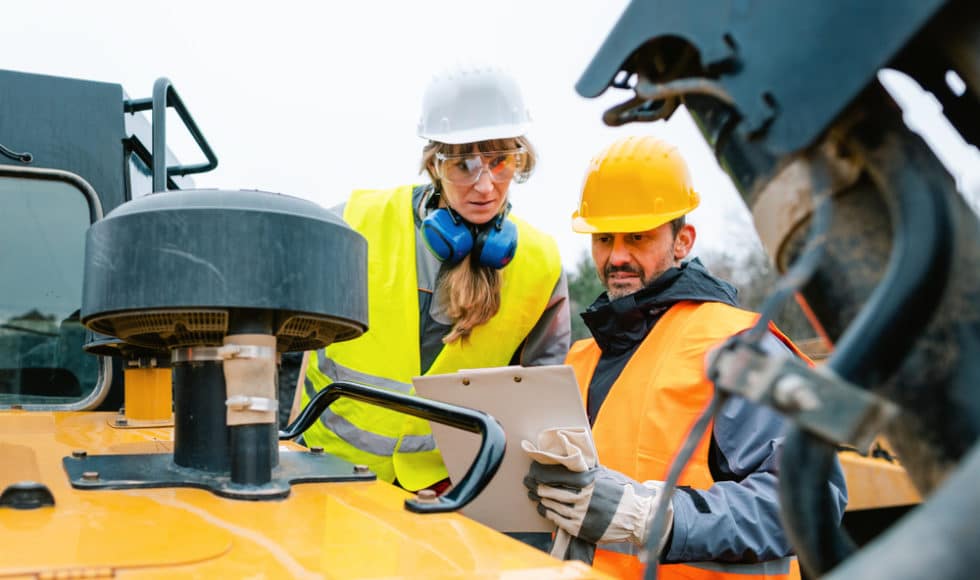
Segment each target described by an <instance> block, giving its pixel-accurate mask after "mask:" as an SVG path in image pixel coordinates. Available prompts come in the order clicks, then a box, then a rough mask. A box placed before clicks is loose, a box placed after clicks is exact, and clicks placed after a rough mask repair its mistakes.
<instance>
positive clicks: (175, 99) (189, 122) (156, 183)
mask: <svg viewBox="0 0 980 580" xmlns="http://www.w3.org/2000/svg"><path fill="white" fill-rule="evenodd" d="M167 107H173V108H174V111H176V112H177V116H178V117H180V120H181V121H183V122H184V126H185V127H186V128H187V131H188V132H189V133H190V134H191V137H193V138H194V142H195V143H197V146H198V147H200V148H201V152H202V153H204V157H205V158H206V159H207V162H206V163H197V164H194V165H174V166H170V167H168V166H167ZM147 109H150V110H151V111H152V115H153V165H152V167H153V191H166V190H167V180H168V179H169V178H170V176H171V175H180V176H184V175H191V174H194V173H204V172H206V171H211V170H212V169H214V168H215V167H217V166H218V157H217V156H216V155H215V154H214V151H213V150H212V149H211V145H209V144H208V140H207V139H205V137H204V134H203V133H201V130H200V129H199V128H198V126H197V123H195V122H194V117H192V116H191V113H190V111H188V110H187V107H186V106H185V105H184V101H182V100H181V98H180V95H178V94H177V89H175V88H174V86H173V84H172V83H171V82H170V79H168V78H166V77H161V78H159V79H157V80H156V82H154V83H153V98H151V99H133V100H130V101H126V102H125V103H124V107H123V110H124V111H125V112H127V113H135V112H137V111H146V110H147Z"/></svg>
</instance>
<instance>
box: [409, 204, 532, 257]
mask: <svg viewBox="0 0 980 580" xmlns="http://www.w3.org/2000/svg"><path fill="white" fill-rule="evenodd" d="M509 213H510V203H508V204H507V207H506V208H505V210H504V212H503V213H502V214H501V215H499V216H497V217H496V218H494V220H493V221H492V222H490V223H489V224H486V225H484V226H482V227H479V228H474V227H473V226H472V225H471V224H469V223H467V222H466V220H464V219H463V218H462V216H460V215H459V214H458V213H456V211H455V210H453V209H452V208H439V209H436V210H434V211H431V212H429V215H427V216H426V217H425V219H423V220H422V227H421V232H422V240H423V241H424V242H425V245H426V247H428V248H429V251H430V252H432V254H433V255H434V256H435V257H436V258H437V259H438V260H439V261H440V262H446V263H447V264H449V265H451V266H452V265H455V264H458V263H459V262H460V261H461V260H462V259H463V258H464V257H466V255H467V254H469V253H471V252H472V253H473V257H474V259H475V260H476V263H477V264H479V265H480V266H487V267H490V268H496V269H500V268H503V267H504V266H506V265H507V264H509V263H510V261H511V260H512V259H513V258H514V253H515V252H516V251H517V226H515V225H514V223H513V222H511V221H509V220H507V215H508V214H509ZM474 232H475V234H474Z"/></svg>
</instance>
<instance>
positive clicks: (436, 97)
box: [418, 65, 531, 144]
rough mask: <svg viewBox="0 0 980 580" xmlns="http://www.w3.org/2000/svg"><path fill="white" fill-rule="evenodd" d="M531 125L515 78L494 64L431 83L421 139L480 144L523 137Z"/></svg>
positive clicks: (449, 73) (435, 78)
mask: <svg viewBox="0 0 980 580" xmlns="http://www.w3.org/2000/svg"><path fill="white" fill-rule="evenodd" d="M530 122H531V117H530V115H529V114H528V111H527V107H525V106H524V98H523V97H522V96H521V90H520V87H518V86H517V81H515V80H514V78H513V77H511V76H510V75H509V74H507V73H506V72H504V71H503V70H501V69H499V68H496V67H493V66H489V65H458V66H456V67H454V68H453V69H451V70H447V71H445V72H441V73H439V74H437V75H435V76H433V78H432V80H431V81H430V82H429V86H428V87H427V88H426V90H425V94H424V95H423V96H422V116H421V118H420V119H419V125H418V135H419V137H422V138H425V139H428V140H430V141H438V142H440V143H448V144H458V143H476V142H478V141H487V140H489V139H510V138H513V137H520V136H521V135H524V134H525V133H526V132H527V128H528V125H529V124H530Z"/></svg>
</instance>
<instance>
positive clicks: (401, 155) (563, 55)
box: [0, 0, 980, 265]
mask: <svg viewBox="0 0 980 580" xmlns="http://www.w3.org/2000/svg"><path fill="white" fill-rule="evenodd" d="M626 4H627V2H626V1H624V0H602V1H597V0H562V1H543V0H542V1H531V0H495V1H494V2H473V1H461V0H440V1H436V0H431V1H426V0H416V1H412V2H405V1H397V0H392V1H374V0H358V1H356V2H320V3H313V2H290V1H285V0H280V1H278V2H249V1H236V2H224V1H202V0H197V1H195V2H189V1H185V0H169V1H167V2H134V1H132V0H129V1H126V2H122V1H95V0H93V1H89V2H78V1H73V0H62V1H55V0H31V1H25V2H7V3H5V4H4V6H3V10H2V17H0V38H2V39H3V40H2V41H3V46H4V56H3V59H2V61H0V62H2V65H0V66H2V67H3V68H8V69H13V70H20V71H25V72H36V73H44V74H52V75H59V76H72V77H81V78H87V79H92V80H100V81H107V82H117V83H120V84H122V85H123V87H124V88H125V90H126V91H127V93H128V94H129V96H130V97H133V98H137V97H149V96H150V95H151V92H152V87H153V82H154V80H155V79H156V78H158V77H162V76H166V77H168V78H170V80H171V81H172V82H173V84H174V86H175V88H176V89H177V91H178V92H179V93H180V95H181V97H182V98H183V100H184V102H185V104H186V105H187V106H188V108H189V109H190V111H191V113H192V114H193V116H194V118H195V120H196V121H197V123H198V125H199V126H200V128H201V129H202V131H203V132H204V134H205V135H206V136H207V138H208V140H209V142H210V143H211V145H212V147H213V148H214V150H215V152H216V153H217V155H218V158H219V161H220V164H219V167H218V169H216V170H215V171H213V172H211V173H208V174H203V175H199V176H197V177H196V178H195V181H196V183H197V185H198V186H200V187H220V188H243V189H262V190H268V191H274V192H280V193H287V194H290V195H295V196H299V197H304V198H308V199H311V200H313V201H316V202H318V203H320V204H322V205H324V206H328V207H329V206H332V205H335V204H337V203H340V202H342V201H344V199H345V198H346V197H347V195H348V194H349V192H350V191H351V190H352V189H355V188H372V187H379V188H380V187H391V186H396V185H400V184H404V183H409V182H419V181H420V180H422V179H423V178H422V177H421V176H419V174H418V160H419V154H420V151H421V147H422V145H423V144H424V142H423V141H422V140H421V139H419V138H418V137H417V136H416V135H415V128H416V122H417V120H418V116H419V106H420V102H421V95H422V91H423V89H424V87H425V85H426V83H427V81H428V80H429V78H430V77H431V75H432V73H433V72H434V71H436V70H438V69H439V68H442V67H444V65H446V64H448V63H451V62H454V61H457V60H460V59H468V58H476V59H479V60H484V61H497V62H499V63H500V64H501V65H502V66H504V67H506V68H508V69H510V70H511V71H512V72H513V73H514V74H515V76H516V77H517V78H518V80H519V82H520V83H521V85H522V87H523V90H524V93H525V99H526V101H527V103H528V106H529V108H530V109H531V114H532V117H533V119H534V126H533V128H532V130H531V132H530V133H529V137H530V138H531V140H532V142H533V143H534V144H535V145H536V146H537V148H538V150H539V152H540V154H541V161H540V165H539V167H538V170H537V171H536V173H535V175H534V176H533V177H532V178H531V179H530V180H529V181H528V182H527V183H526V184H523V185H518V186H514V187H513V189H512V193H513V195H512V201H513V203H514V208H515V209H514V211H515V213H517V214H519V215H521V216H523V217H524V218H525V219H527V220H529V221H530V222H532V223H533V224H535V225H537V226H539V227H540V228H542V229H544V230H545V231H547V232H549V233H551V234H552V235H554V236H555V238H556V239H557V240H558V243H559V246H560V248H561V251H562V254H563V259H564V262H565V263H566V264H567V265H571V264H573V263H574V262H575V261H576V260H577V259H578V257H579V256H580V255H581V253H582V252H583V251H585V250H586V249H587V248H588V237H587V236H582V235H579V234H574V233H572V232H571V231H570V229H569V221H570V214H571V213H572V211H573V210H574V209H575V206H576V204H577V202H578V196H579V186H580V184H581V181H582V178H583V176H584V172H585V169H586V167H587V164H588V162H589V159H590V158H591V157H592V156H593V155H594V154H595V153H597V152H598V151H599V150H601V149H602V148H603V147H605V146H606V145H608V144H609V143H611V142H612V141H613V140H615V139H616V138H618V137H620V136H625V135H628V134H654V135H658V136H661V137H663V138H664V139H667V140H669V141H672V142H674V143H675V144H677V145H678V147H679V148H680V150H681V152H682V154H683V155H684V157H685V158H686V159H687V161H688V164H689V166H690V167H691V170H692V174H693V178H694V182H695V187H696V189H697V190H698V191H699V192H700V193H701V195H702V199H703V202H702V208H700V209H698V210H696V212H695V213H694V214H693V215H692V221H693V222H694V223H695V224H696V225H697V226H698V228H699V231H698V233H699V237H698V246H699V247H702V248H728V249H730V248H737V247H742V246H745V245H746V244H752V243H757V242H755V241H754V240H753V238H754V235H755V234H754V232H753V231H752V230H751V228H750V226H749V225H748V224H749V218H748V214H747V212H746V210H745V209H744V206H742V203H741V200H740V198H739V197H738V195H737V193H736V192H735V190H734V188H733V187H732V185H731V183H730V181H729V180H728V178H727V176H726V175H725V174H724V173H723V172H722V171H721V170H720V169H719V168H718V166H717V164H716V163H715V161H714V158H713V156H712V154H711V152H710V150H709V149H708V147H707V145H705V144H704V142H703V140H702V138H701V136H700V134H699V133H698V132H697V130H696V128H695V127H694V124H693V122H692V121H691V119H690V117H689V116H688V115H687V114H686V113H685V112H684V111H680V112H678V113H677V114H675V115H674V117H673V118H672V119H671V120H670V121H669V122H667V123H656V124H642V125H636V124H634V125H628V126H625V127H620V128H615V129H614V128H609V127H606V126H604V125H603V124H602V121H601V115H602V112H603V111H604V110H605V109H606V108H608V107H609V106H611V105H612V104H615V103H616V102H618V101H619V100H621V99H622V98H623V95H621V94H608V95H605V96H604V97H603V98H600V99H596V100H588V99H583V98H580V97H579V96H578V95H577V94H576V93H575V91H574V84H575V82H576V81H577V80H578V78H579V76H580V75H581V73H582V72H583V71H584V69H585V67H586V65H587V64H588V63H589V61H590V59H591V57H592V56H593V55H594V53H595V52H596V50H597V49H598V47H599V46H600V44H601V43H602V41H603V39H604V38H605V36H606V35H607V34H608V32H609V30H610V29H611V28H612V26H613V24H614V23H615V21H616V20H617V18H618V17H619V15H620V14H621V13H622V11H623V10H624V8H625V6H626ZM901 81H902V79H897V80H893V82H891V83H890V84H891V85H894V86H897V87H899V89H898V90H900V91H901V92H902V97H903V99H904V100H906V101H907V102H908V103H909V105H908V106H909V108H910V109H912V111H913V112H914V115H913V117H915V119H917V121H910V125H912V126H916V125H918V126H920V127H928V128H929V130H930V132H931V134H932V136H931V139H932V140H933V142H935V143H939V144H941V146H942V149H943V155H942V156H943V159H944V161H945V162H947V163H948V164H949V165H950V166H951V169H952V170H953V173H954V174H955V175H957V176H958V178H959V180H960V182H961V183H963V184H965V186H966V188H967V189H969V190H971V191H972V192H980V154H978V153H977V150H976V149H975V148H970V147H967V146H965V145H964V144H963V143H962V141H961V140H959V138H958V136H957V135H955V133H953V132H951V131H950V130H949V129H948V128H946V129H944V128H943V127H942V124H941V122H940V121H939V120H937V119H938V117H937V110H938V105H935V104H934V103H932V102H931V101H930V100H929V98H923V97H922V96H916V94H915V90H914V87H912V85H911V84H909V83H904V84H905V85H908V86H904V87H902V86H900V85H903V83H902V82H901ZM170 122H171V126H174V125H176V117H175V116H173V117H172V118H171V121H170ZM176 133H177V132H176V131H168V137H170V136H172V139H171V146H172V148H173V149H175V151H176V153H177V155H178V157H179V158H180V159H181V160H182V161H183V162H185V163H187V162H195V161H197V160H199V159H198V154H197V153H196V151H195V149H194V146H193V143H192V142H191V141H190V140H189V138H185V137H184V136H183V135H178V134H176ZM0 135H2V124H0ZM974 195H977V193H974Z"/></svg>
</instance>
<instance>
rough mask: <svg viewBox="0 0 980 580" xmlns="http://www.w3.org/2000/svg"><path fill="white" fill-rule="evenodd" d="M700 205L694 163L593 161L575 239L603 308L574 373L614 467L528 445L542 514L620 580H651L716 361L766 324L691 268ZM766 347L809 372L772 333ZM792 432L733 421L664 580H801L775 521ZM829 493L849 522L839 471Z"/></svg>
mask: <svg viewBox="0 0 980 580" xmlns="http://www.w3.org/2000/svg"><path fill="white" fill-rule="evenodd" d="M698 204H699V197H698V194H697V192H695V190H694V188H693V187H692V184H691V178H690V175H689V173H688V170H687V166H686V164H685V163H684V160H683V159H682V158H681V156H680V154H679V153H678V151H677V149H676V148H675V147H673V146H672V145H669V144H667V143H665V142H663V141H660V140H658V139H655V138H653V137H628V138H625V139H621V140H619V141H617V142H615V143H613V144H612V145H611V146H609V147H608V148H606V149H605V150H604V151H603V152H602V153H600V154H599V155H598V156H597V157H595V159H593V161H592V163H591V165H590V167H589V169H588V173H587V175H586V179H585V181H584V185H583V188H582V197H581V203H580V206H579V209H578V211H576V212H575V214H574V216H573V221H572V227H573V229H574V230H575V231H576V232H580V233H586V234H591V235H592V257H593V259H594V261H595V266H596V271H597V273H598V275H599V278H600V280H601V281H602V283H603V285H604V286H605V288H606V292H604V293H603V294H602V295H601V296H599V298H598V299H597V300H596V301H595V303H593V304H592V305H591V306H590V307H589V308H588V309H587V310H586V312H584V313H583V314H582V318H583V319H584V321H585V323H586V325H587V326H588V327H589V329H590V330H591V332H592V336H593V338H591V339H588V340H582V341H579V342H577V343H575V344H573V345H572V348H571V350H570V352H569V354H568V358H567V359H566V362H567V363H568V364H570V365H572V367H573V368H574V369H575V374H576V377H577V378H578V382H579V387H580V389H581V390H582V398H583V400H584V401H585V403H586V407H587V411H588V417H589V421H590V423H591V425H592V436H593V440H594V444H595V451H596V452H597V455H598V459H599V461H600V462H601V465H600V466H598V467H596V468H594V469H588V470H586V471H575V470H572V469H569V466H570V463H569V462H567V461H563V460H562V457H561V456H558V457H557V459H556V456H555V454H554V453H552V454H550V455H549V454H548V453H544V452H542V451H541V450H538V449H536V448H535V447H534V445H533V444H530V442H526V443H527V445H525V450H526V451H528V452H529V454H530V455H531V457H532V458H533V459H535V461H534V462H533V463H532V467H531V470H530V472H529V473H528V476H527V478H526V479H525V484H526V485H527V487H528V490H529V495H530V496H531V498H532V499H534V500H536V501H538V502H539V505H538V511H539V512H541V513H542V514H543V515H545V516H546V517H548V518H549V519H551V520H552V521H554V522H555V523H556V524H557V525H558V526H559V528H560V529H561V530H563V531H564V532H565V533H568V534H570V535H571V536H574V537H576V538H578V541H579V542H583V541H584V542H586V543H590V544H596V549H595V556H594V565H595V566H596V567H597V568H600V569H602V570H604V571H606V572H609V573H612V574H614V575H617V576H619V577H622V578H639V577H641V575H642V571H643V560H641V559H640V554H641V552H643V550H644V548H643V547H644V545H646V542H647V533H648V525H649V521H650V518H651V516H652V514H653V512H654V510H655V509H656V506H657V505H658V503H659V502H660V501H662V497H661V490H662V488H663V484H662V482H663V480H664V479H666V477H667V471H668V469H669V468H670V464H671V461H672V459H673V458H674V456H675V455H676V454H677V452H678V450H679V449H680V447H681V445H682V444H683V442H684V440H685V439H686V437H687V434H688V432H689V430H690V428H691V426H692V424H693V423H694V421H695V420H696V419H697V418H698V416H699V415H700V414H701V413H702V412H703V410H704V408H705V407H706V406H707V404H708V402H709V401H710V399H711V397H712V395H713V390H714V386H713V384H712V383H711V382H710V381H709V380H708V378H707V376H706V375H705V366H706V362H705V355H706V354H707V353H708V351H709V350H711V349H712V348H713V347H715V346H717V345H719V344H720V343H722V342H723V341H724V340H726V339H727V338H729V337H731V336H732V335H735V334H737V333H739V332H743V331H745V330H747V329H749V328H750V327H752V326H753V325H754V324H755V322H756V321H757V320H758V315H757V314H755V313H752V312H748V311H746V310H742V309H740V308H738V306H737V302H736V291H735V288H734V287H733V286H731V285H730V284H729V283H727V282H725V281H723V280H720V279H718V278H715V277H714V276H712V275H711V274H710V273H708V271H707V270H706V269H705V268H704V266H703V265H702V264H701V262H700V261H699V260H697V259H696V258H695V259H693V260H690V261H684V260H685V258H687V257H688V256H689V255H690V253H691V250H692V248H693V247H694V241H695V239H696V237H697V232H696V230H695V228H694V226H693V225H691V224H689V223H686V219H685V216H686V214H688V213H689V212H690V211H692V210H693V209H694V208H696V207H697V206H698ZM763 345H764V346H765V348H767V349H773V350H788V351H791V352H793V353H795V354H797V355H799V356H803V355H802V354H801V353H800V352H799V351H798V350H797V348H796V347H795V346H794V345H793V344H792V342H790V341H789V339H787V338H786V337H785V336H784V335H783V334H782V333H781V332H779V330H778V329H776V327H775V326H773V325H770V332H769V334H768V335H767V336H766V340H765V342H763ZM782 428H783V422H782V420H781V419H780V417H779V416H778V415H776V414H775V413H774V412H773V411H770V410H768V409H766V408H763V407H759V406H756V405H754V404H752V403H750V402H748V401H746V400H744V399H741V398H737V397H736V398H732V399H731V400H729V401H728V403H727V404H726V405H725V406H724V407H723V408H722V410H721V412H720V413H719V414H718V415H717V417H716V418H715V420H714V421H713V424H712V426H711V429H710V431H709V432H708V433H706V434H705V436H704V438H703V439H702V440H701V441H700V442H698V446H697V448H696V451H695V453H694V455H693V457H692V459H691V461H690V462H689V463H688V465H687V467H686V469H685V470H684V471H683V473H682V475H681V478H680V481H679V487H678V490H677V492H675V493H674V494H673V497H672V499H671V500H668V501H670V504H669V506H667V513H668V518H669V524H670V525H669V526H668V528H667V530H666V532H665V533H664V534H663V536H662V537H660V538H657V543H656V545H659V546H660V548H661V552H660V554H661V556H660V557H661V560H662V561H663V562H664V563H665V564H664V565H663V566H662V567H661V568H660V575H659V577H660V578H686V579H689V578H732V579H736V578H737V579H739V580H745V579H746V578H747V577H766V578H778V577H782V578H798V577H799V568H798V566H797V564H796V561H795V558H793V557H792V555H791V547H790V545H789V542H788V540H787V538H786V535H785V533H784V532H783V529H782V527H781V525H780V522H779V517H778V509H779V502H778V497H777V480H776V477H777V455H778V454H779V452H780V449H781V447H782V438H781V432H782ZM567 441H568V440H566V444H565V448H567V447H568V445H567ZM539 461H540V463H539ZM641 482H643V483H641ZM829 485H831V486H833V490H834V492H835V494H836V497H837V498H838V499H839V501H838V505H837V506H836V507H837V508H839V510H840V511H839V512H838V513H836V514H834V515H836V516H837V517H838V518H839V517H840V516H841V515H842V514H843V511H844V507H845V504H846V501H847V498H846V490H845V486H844V480H843V475H842V473H841V471H840V468H839V466H838V467H837V469H836V471H835V472H834V476H833V478H832V480H831V481H830V482H829ZM556 543H557V542H556Z"/></svg>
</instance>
